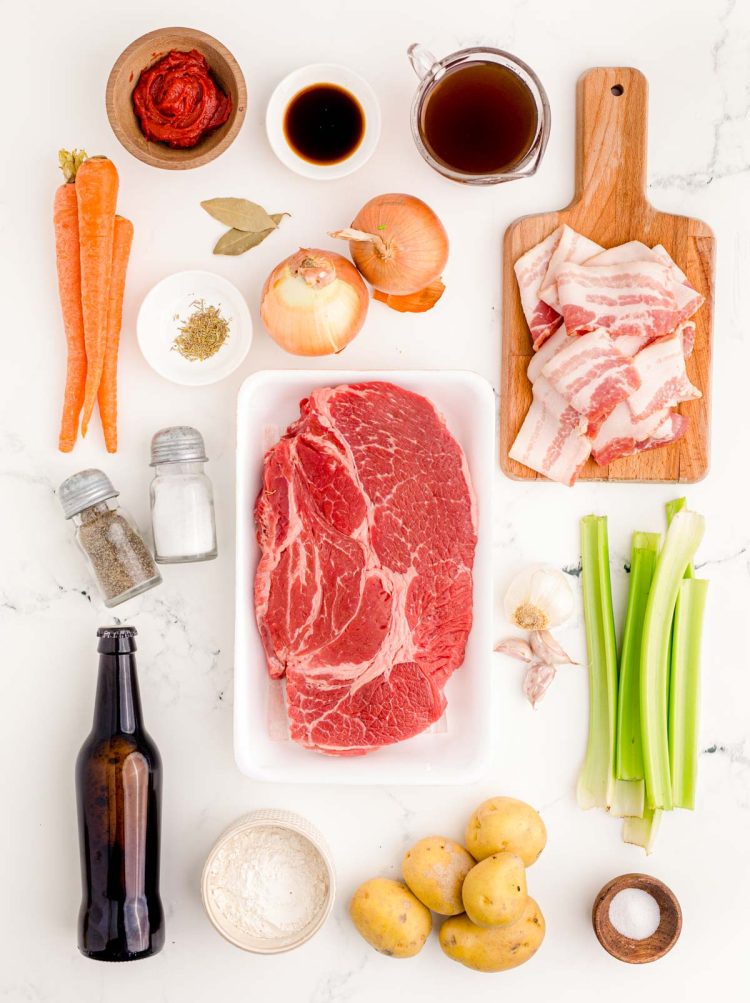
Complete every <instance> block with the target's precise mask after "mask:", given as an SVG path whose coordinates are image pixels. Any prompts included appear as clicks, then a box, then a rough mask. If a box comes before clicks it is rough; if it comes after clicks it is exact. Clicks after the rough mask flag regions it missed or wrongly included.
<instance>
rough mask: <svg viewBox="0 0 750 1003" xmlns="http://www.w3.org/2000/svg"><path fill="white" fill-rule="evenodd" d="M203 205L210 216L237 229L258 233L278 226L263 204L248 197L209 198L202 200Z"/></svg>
mask: <svg viewBox="0 0 750 1003" xmlns="http://www.w3.org/2000/svg"><path fill="white" fill-rule="evenodd" d="M201 206H202V207H203V208H204V209H205V210H206V212H207V213H208V214H209V216H213V217H214V219H218V221H219V222H220V223H224V224H225V225H226V226H231V227H232V228H233V229H235V230H244V231H245V232H247V233H258V232H260V231H262V230H275V229H276V226H277V223H276V221H275V220H274V219H273V218H272V217H271V216H269V215H268V213H267V212H266V210H265V209H264V208H263V206H260V205H258V204H257V202H249V201H248V200H247V199H237V198H221V199H208V200H207V201H205V202H201Z"/></svg>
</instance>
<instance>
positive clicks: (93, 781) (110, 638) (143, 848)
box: [76, 627, 164, 961]
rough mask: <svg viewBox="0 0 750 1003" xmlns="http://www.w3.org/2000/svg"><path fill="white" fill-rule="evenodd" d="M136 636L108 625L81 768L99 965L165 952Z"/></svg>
mask: <svg viewBox="0 0 750 1003" xmlns="http://www.w3.org/2000/svg"><path fill="white" fill-rule="evenodd" d="M135 635H136V630H135V629H134V628H133V627H101V628H100V629H99V631H98V632H97V636H98V637H99V646H98V650H99V681H98V684H97V689H96V704H95V708H94V725H93V728H92V729H91V733H90V735H89V736H88V738H87V739H86V741H85V742H84V743H83V747H82V748H81V751H80V753H79V754H78V761H77V763H76V793H77V797H78V824H79V835H80V842H81V876H82V882H83V901H82V902H81V911H80V914H79V917H78V947H79V949H80V951H81V952H82V953H83V954H85V955H86V957H88V958H95V959H96V960H98V961H137V960H138V959H140V958H148V957H150V955H152V954H156V953H157V952H158V951H160V950H161V948H162V946H163V944H164V915H163V910H162V904H161V900H160V898H159V822H160V820H159V815H160V811H161V759H160V757H159V752H158V750H157V748H156V746H155V745H154V743H153V741H152V740H151V738H150V737H149V736H148V734H147V733H146V731H145V730H144V728H143V723H142V720H141V701H140V695H139V692H138V677H137V675H136V667H135V655H134V652H135V650H136V645H135Z"/></svg>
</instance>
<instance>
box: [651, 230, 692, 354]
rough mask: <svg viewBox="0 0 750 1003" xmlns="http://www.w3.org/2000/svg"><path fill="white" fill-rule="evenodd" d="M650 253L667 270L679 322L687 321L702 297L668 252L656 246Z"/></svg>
mask: <svg viewBox="0 0 750 1003" xmlns="http://www.w3.org/2000/svg"><path fill="white" fill-rule="evenodd" d="M651 253H652V254H653V255H654V256H655V257H656V258H657V259H658V260H659V261H661V262H662V263H663V264H665V265H666V266H667V267H668V268H669V273H670V275H671V276H672V280H673V283H674V284H673V286H672V291H673V292H674V294H675V298H676V299H677V306H678V308H679V311H680V320H681V321H684V320H688V319H689V318H690V317H692V316H693V314H695V313H697V312H698V310H700V308H701V307H702V306H703V296H701V294H700V293H699V292H698V291H697V290H695V289H693V287H692V286H691V285H690V283H689V282H688V280H687V275H685V273H684V272H683V270H682V269H681V268H680V267H679V266H678V265H677V264H675V262H674V261H673V260H672V257H671V256H670V254H669V252H668V251H667V250H666V249H665V248H664V247H663V246H662V245H661V244H657V245H656V247H654V248H652V251H651ZM688 354H689V353H688Z"/></svg>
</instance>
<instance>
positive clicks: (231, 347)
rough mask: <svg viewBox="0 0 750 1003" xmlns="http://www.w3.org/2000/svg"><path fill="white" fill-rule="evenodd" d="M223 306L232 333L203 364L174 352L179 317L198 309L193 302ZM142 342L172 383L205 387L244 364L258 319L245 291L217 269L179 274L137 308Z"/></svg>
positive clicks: (149, 357) (146, 355) (154, 365)
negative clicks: (217, 271) (252, 315)
mask: <svg viewBox="0 0 750 1003" xmlns="http://www.w3.org/2000/svg"><path fill="white" fill-rule="evenodd" d="M198 300H203V301H204V302H205V303H206V305H207V306H209V305H210V306H218V307H221V312H222V315H223V316H224V317H226V318H228V319H229V321H230V326H229V337H228V338H227V340H226V341H225V342H224V344H223V345H222V346H221V348H220V349H219V351H218V352H217V353H216V354H215V355H212V356H211V358H210V359H206V360H205V361H203V362H191V361H190V360H189V359H184V358H183V357H182V356H181V355H180V353H179V352H176V351H174V350H173V348H172V345H173V343H174V339H175V338H176V337H177V335H178V333H179V327H180V320H185V319H186V318H188V317H189V316H190V314H191V313H193V311H194V309H195V307H194V306H193V304H194V303H195V302H196V301H198ZM136 326H137V333H138V344H139V346H140V349H141V352H143V356H144V358H145V359H146V362H148V364H149V365H150V366H151V368H152V369H154V370H155V371H156V372H157V373H158V374H159V375H160V376H163V377H164V378H165V379H167V380H171V381H172V383H181V384H183V385H184V386H192V387H200V386H207V385H208V384H209V383H216V382H218V381H219V380H223V379H224V377H226V376H229V374H230V373H233V372H234V371H235V369H236V368H237V367H238V366H239V365H241V364H242V362H243V361H244V359H245V356H246V355H247V353H248V351H249V349H250V345H251V343H252V340H253V322H252V319H251V318H250V311H249V310H248V307H247V303H246V302H245V298H244V296H243V295H242V293H241V292H240V291H239V289H237V287H236V286H233V285H232V283H231V282H229V281H228V280H227V279H225V278H224V277H223V276H222V275H215V274H214V273H213V272H201V271H190V272H175V274H174V275H168V276H167V277H166V278H165V279H162V280H161V282H157V284H156V285H155V286H154V287H153V288H152V289H151V290H150V291H149V292H148V293H147V294H146V297H145V299H144V300H143V303H141V308H140V310H139V311H138V321H137V325H136Z"/></svg>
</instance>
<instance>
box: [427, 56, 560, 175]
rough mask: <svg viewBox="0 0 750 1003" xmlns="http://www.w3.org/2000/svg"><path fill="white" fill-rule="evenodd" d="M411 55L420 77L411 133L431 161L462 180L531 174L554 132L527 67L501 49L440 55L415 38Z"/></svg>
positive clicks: (541, 91) (540, 92) (540, 91)
mask: <svg viewBox="0 0 750 1003" xmlns="http://www.w3.org/2000/svg"><path fill="white" fill-rule="evenodd" d="M409 58H410V60H411V63H412V66H413V67H414V69H415V71H416V73H417V74H418V76H419V77H420V78H421V80H422V83H421V86H420V88H419V90H418V91H417V94H416V97H415V99H414V104H413V107H412V132H413V135H414V140H415V142H416V144H417V148H418V149H419V151H420V153H421V154H422V156H423V157H424V159H425V160H426V161H427V163H428V164H430V166H431V167H434V168H435V170H436V171H438V172H439V173H440V174H442V175H444V176H445V177H447V178H451V179H452V180H454V181H461V182H463V183H464V184H497V183H499V182H501V181H510V180H513V179H514V178H521V177H529V176H530V175H532V174H534V172H535V171H536V169H537V167H538V166H539V162H540V161H541V158H542V154H543V152H544V148H545V146H546V145H547V138H548V136H549V104H548V102H547V96H546V94H545V92H544V88H543V87H542V85H541V83H540V81H539V79H538V78H537V76H536V75H535V74H534V72H533V70H531V69H530V67H528V66H526V64H525V63H523V62H521V60H519V59H516V57H515V56H511V55H510V54H509V53H507V52H502V51H501V50H500V49H479V48H474V49H463V50H462V51H461V52H456V53H453V54H452V55H450V56H447V57H446V58H445V59H442V60H436V59H435V58H434V56H432V54H431V53H429V52H427V50H426V49H424V48H423V47H422V46H421V45H412V46H411V47H410V49H409Z"/></svg>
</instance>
